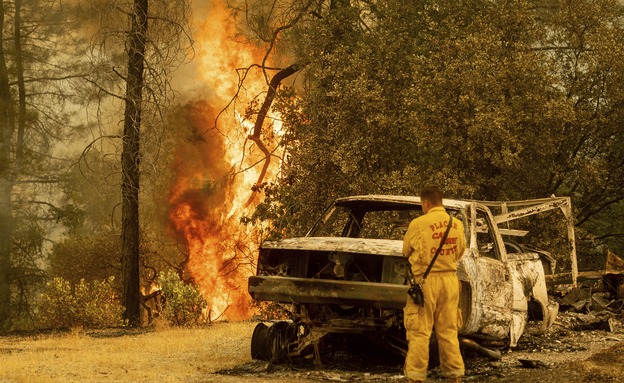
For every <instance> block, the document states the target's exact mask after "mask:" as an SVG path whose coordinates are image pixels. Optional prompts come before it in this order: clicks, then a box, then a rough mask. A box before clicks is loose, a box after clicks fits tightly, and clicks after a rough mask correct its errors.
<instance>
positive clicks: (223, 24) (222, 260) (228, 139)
mask: <svg viewBox="0 0 624 383" xmlns="http://www.w3.org/2000/svg"><path fill="white" fill-rule="evenodd" d="M203 12H207V14H208V17H207V19H206V20H204V21H201V22H200V25H198V26H197V27H198V29H197V31H196V32H195V36H194V37H195V39H196V41H197V42H198V45H197V52H196V53H197V56H198V57H196V62H198V63H199V64H198V68H197V70H198V71H199V76H200V79H199V81H198V82H199V83H201V84H203V86H204V88H205V91H204V92H202V100H200V101H195V102H190V103H188V104H187V105H186V106H185V107H184V110H183V113H182V114H183V121H184V122H185V123H186V124H187V126H188V127H189V128H190V129H191V131H192V134H191V135H192V139H189V140H186V141H185V142H183V143H181V144H179V146H178V147H177V148H176V152H175V160H174V163H173V168H174V172H175V175H176V180H175V184H174V186H173V187H172V190H171V192H170V197H169V201H170V203H171V205H172V209H171V213H170V220H171V222H172V226H173V227H174V229H175V231H176V234H177V235H178V238H179V240H180V242H182V243H184V244H185V246H186V252H187V254H188V259H187V260H188V263H187V264H186V269H187V271H188V273H190V276H191V278H192V280H193V281H194V282H195V283H196V284H197V285H198V286H199V288H200V291H201V292H202V293H203V295H204V297H205V298H206V300H207V301H208V302H209V316H210V319H211V320H215V319H230V320H232V319H243V318H248V317H249V316H250V315H251V310H250V308H249V306H248V300H249V298H248V294H247V277H248V276H249V275H251V274H252V273H253V271H254V270H253V266H252V265H253V264H254V262H255V253H256V249H257V245H258V242H259V238H258V236H259V234H258V232H257V230H256V229H254V228H252V227H249V226H245V225H242V224H240V218H241V217H242V216H243V215H248V214H251V212H252V209H254V208H255V204H251V205H248V204H246V203H247V202H248V201H249V200H250V197H252V193H253V192H252V187H253V185H254V184H255V182H256V181H257V180H258V176H259V173H260V169H259V168H260V167H261V162H262V159H263V157H262V153H260V151H259V150H257V149H256V148H255V147H254V146H253V145H251V144H252V142H251V141H249V140H248V139H247V137H248V135H249V130H250V124H252V123H251V122H250V121H248V120H244V119H243V118H242V117H241V116H240V115H238V114H237V113H236V112H234V111H227V112H226V113H221V114H219V113H220V111H221V110H222V109H223V108H224V107H225V106H226V105H227V104H228V102H229V101H230V100H231V99H232V97H233V95H234V94H235V93H236V92H237V90H238V78H237V76H236V72H235V70H236V68H240V67H247V66H249V65H250V63H253V62H257V61H258V60H259V59H260V58H261V57H262V56H261V52H257V51H255V50H254V48H253V47H251V46H245V45H242V44H240V43H237V42H235V41H234V40H233V39H232V38H231V36H233V35H234V32H235V31H234V30H233V25H231V24H230V23H228V22H227V16H228V14H227V12H226V9H225V6H224V5H223V4H221V3H220V2H215V3H214V4H212V5H210V9H208V10H206V9H204V10H203ZM245 88H246V90H247V91H248V93H249V94H250V95H257V94H260V93H261V92H262V90H263V89H265V88H266V82H265V80H264V78H263V77H262V76H261V75H258V76H257V77H256V78H251V77H249V76H248V77H247V79H246V82H245ZM240 95H241V96H244V94H240ZM217 116H219V118H218V124H217V125H216V126H215V120H216V117H217ZM258 163H260V164H259V165H256V166H254V164H258ZM271 172H272V173H274V172H275V170H273V169H271ZM269 175H270V174H269ZM254 201H255V200H254ZM256 203H257V202H256Z"/></svg>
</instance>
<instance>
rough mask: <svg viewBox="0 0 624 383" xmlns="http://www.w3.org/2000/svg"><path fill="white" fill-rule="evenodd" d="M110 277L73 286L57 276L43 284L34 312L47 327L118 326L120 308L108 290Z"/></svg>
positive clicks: (119, 323) (111, 290) (117, 299)
mask: <svg viewBox="0 0 624 383" xmlns="http://www.w3.org/2000/svg"><path fill="white" fill-rule="evenodd" d="M113 280H114V277H109V278H108V279H105V280H102V281H93V282H91V283H88V282H85V280H84V279H81V280H80V282H78V283H77V284H75V285H73V286H72V284H71V283H70V282H69V281H67V280H65V279H64V278H61V277H56V278H54V279H53V280H51V281H50V282H48V283H47V284H46V287H45V289H44V292H43V294H42V296H41V301H40V302H39V305H38V310H37V311H38V313H39V319H40V322H41V325H42V326H43V327H47V328H63V327H78V326H81V327H85V328H103V327H111V326H119V325H121V324H122V323H123V322H122V321H121V314H122V312H123V307H122V306H121V303H120V302H119V298H118V296H117V294H116V293H115V291H114V290H113V288H112V283H113Z"/></svg>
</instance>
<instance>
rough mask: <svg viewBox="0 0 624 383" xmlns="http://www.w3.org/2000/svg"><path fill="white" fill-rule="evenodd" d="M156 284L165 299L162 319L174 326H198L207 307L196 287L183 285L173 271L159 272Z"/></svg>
mask: <svg viewBox="0 0 624 383" xmlns="http://www.w3.org/2000/svg"><path fill="white" fill-rule="evenodd" d="M158 283H159V284H160V288H161V290H162V292H163V295H164V297H165V302H166V303H165V307H164V309H163V312H162V315H163V317H164V318H165V319H166V320H167V321H169V323H170V324H172V325H174V326H187V325H192V324H198V323H200V322H201V320H202V318H203V316H204V315H203V312H204V309H205V308H206V307H207V306H208V303H207V302H206V299H204V297H203V295H202V294H201V293H200V292H199V290H198V289H197V286H194V285H191V284H186V283H184V282H183V281H182V280H181V279H180V277H179V276H178V274H176V273H175V272H173V271H168V272H161V273H160V274H159V275H158Z"/></svg>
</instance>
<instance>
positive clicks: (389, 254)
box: [248, 195, 576, 361]
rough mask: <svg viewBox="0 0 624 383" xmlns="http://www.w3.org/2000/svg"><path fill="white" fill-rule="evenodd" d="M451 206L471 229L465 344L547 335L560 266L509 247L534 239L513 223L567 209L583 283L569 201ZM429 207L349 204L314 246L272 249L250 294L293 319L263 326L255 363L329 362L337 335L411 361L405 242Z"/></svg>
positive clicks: (306, 242) (402, 202) (380, 201)
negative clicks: (327, 342) (328, 348)
mask: <svg viewBox="0 0 624 383" xmlns="http://www.w3.org/2000/svg"><path fill="white" fill-rule="evenodd" d="M443 203H444V206H445V208H446V210H447V212H449V213H450V214H452V215H453V216H454V217H455V218H457V219H461V220H462V221H463V222H464V227H465V229H466V233H465V234H466V242H467V245H468V248H467V249H466V252H465V253H464V256H463V257H462V258H461V260H460V263H459V265H458V277H459V279H460V282H461V296H460V310H461V315H462V318H463V325H462V327H461V329H460V338H461V339H462V340H463V342H462V344H464V345H467V346H474V347H475V348H477V349H479V348H480V346H478V344H477V343H475V342H474V341H475V340H476V341H478V340H479V339H506V340H508V343H509V346H510V347H514V346H515V345H516V344H517V342H518V339H519V338H520V336H521V335H522V333H523V332H524V330H525V326H526V324H527V320H529V319H530V320H535V321H538V322H541V324H540V327H541V329H543V330H545V329H547V328H548V327H549V326H550V325H551V324H552V323H553V322H554V320H555V318H556V316H557V313H558V305H557V304H556V303H554V302H552V301H550V300H549V297H548V293H547V285H546V278H545V275H548V274H552V273H554V271H555V261H554V259H553V258H552V257H551V256H550V254H549V253H547V252H544V251H539V250H534V249H531V248H529V247H527V246H525V245H521V244H519V243H518V242H517V241H515V240H512V239H510V238H521V237H523V236H525V235H526V234H527V231H524V230H519V229H512V228H510V227H511V225H509V222H510V221H513V220H516V219H519V218H523V217H528V216H533V215H536V214H540V213H542V212H546V211H551V210H556V209H560V210H561V211H562V212H563V214H564V217H565V221H566V224H567V228H568V237H569V238H568V241H569V242H568V243H569V245H570V247H569V250H570V254H569V256H570V263H571V268H572V272H571V275H572V279H573V280H574V278H575V276H576V271H575V270H576V253H575V247H574V231H573V226H572V219H571V208H570V200H569V198H555V197H553V198H547V199H538V200H528V201H508V202H480V201H470V200H450V199H445V200H444V201H443ZM420 205H421V204H420V198H418V197H409V196H382V195H367V196H354V197H346V198H341V199H338V200H336V201H335V202H334V203H333V204H332V205H331V206H330V207H329V208H328V209H327V210H326V212H325V213H324V214H323V215H322V217H321V218H320V219H319V220H318V221H317V223H316V224H315V225H314V227H313V228H312V229H311V230H310V231H309V232H308V234H307V235H306V236H305V237H301V238H289V239H282V240H277V241H266V242H264V243H263V244H262V245H261V247H260V254H259V258H258V265H257V272H256V275H254V276H252V277H250V278H249V283H248V289H249V293H250V295H251V296H252V298H254V299H255V300H259V301H269V302H274V303H277V304H279V305H280V307H281V308H282V309H283V310H285V312H287V314H288V316H289V317H290V320H289V321H282V322H277V323H275V324H273V325H272V326H267V325H266V324H264V323H259V324H258V325H257V327H256V329H255V330H254V334H253V336H252V344H251V352H252V357H253V358H257V359H264V360H271V361H278V360H280V359H284V358H286V357H289V356H295V355H301V354H304V353H308V352H310V351H313V352H314V353H315V356H316V358H317V359H316V360H317V361H320V353H319V344H320V341H321V339H323V338H324V337H325V336H326V335H328V334H332V333H357V334H362V335H366V336H368V337H369V338H370V339H371V340H372V341H375V342H378V343H379V344H381V345H384V346H387V347H389V348H391V349H393V350H396V351H398V352H400V353H403V354H404V353H405V351H406V348H407V344H406V342H405V335H404V334H405V333H404V331H405V330H404V328H403V312H402V308H403V306H404V305H405V301H406V299H407V289H408V286H407V278H408V267H409V263H408V261H407V259H406V258H405V257H404V256H403V255H402V254H401V250H402V239H403V235H404V234H405V231H406V229H407V227H408V225H409V223H410V222H411V220H412V219H414V218H416V217H417V216H418V215H420V214H422V211H421V206H420ZM482 350H484V349H482ZM486 353H487V351H486Z"/></svg>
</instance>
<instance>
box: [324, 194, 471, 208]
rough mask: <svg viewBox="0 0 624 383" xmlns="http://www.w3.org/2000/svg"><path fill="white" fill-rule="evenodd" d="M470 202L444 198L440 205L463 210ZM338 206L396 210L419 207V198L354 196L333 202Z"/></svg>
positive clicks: (374, 195) (379, 195)
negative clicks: (402, 207)
mask: <svg viewBox="0 0 624 383" xmlns="http://www.w3.org/2000/svg"><path fill="white" fill-rule="evenodd" d="M471 203H472V202H471V201H468V200H457V199H448V198H444V199H443V200H442V204H443V205H444V206H445V207H448V208H455V209H465V208H467V207H468V206H470V204H471ZM335 204H336V205H338V206H346V207H349V208H354V207H356V206H359V205H360V206H362V205H363V206H366V208H367V209H371V208H372V209H373V210H376V209H380V210H382V209H387V208H397V207H400V206H405V207H410V206H420V205H421V202H420V197H417V196H403V195H382V194H368V195H356V196H349V197H343V198H338V199H336V202H335Z"/></svg>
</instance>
